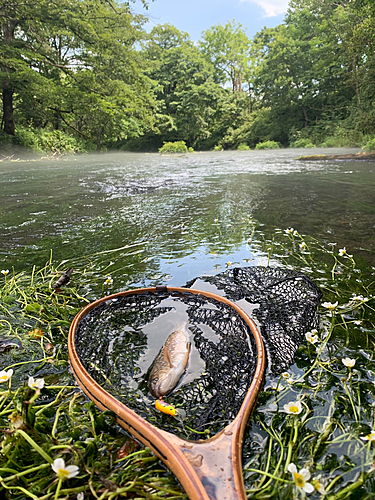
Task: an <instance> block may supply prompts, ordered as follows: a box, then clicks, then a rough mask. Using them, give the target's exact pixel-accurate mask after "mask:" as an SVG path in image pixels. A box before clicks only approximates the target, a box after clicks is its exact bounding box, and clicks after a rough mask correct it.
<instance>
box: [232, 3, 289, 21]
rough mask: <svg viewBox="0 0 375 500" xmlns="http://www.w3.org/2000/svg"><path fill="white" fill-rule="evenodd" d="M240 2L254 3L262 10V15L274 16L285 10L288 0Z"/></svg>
mask: <svg viewBox="0 0 375 500" xmlns="http://www.w3.org/2000/svg"><path fill="white" fill-rule="evenodd" d="M240 1H241V2H249V3H256V4H257V5H259V6H260V7H262V9H263V10H264V12H265V14H264V17H274V16H277V15H279V14H282V13H283V12H286V11H287V8H288V0H240Z"/></svg>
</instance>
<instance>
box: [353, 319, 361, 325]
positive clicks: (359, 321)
mask: <svg viewBox="0 0 375 500" xmlns="http://www.w3.org/2000/svg"><path fill="white" fill-rule="evenodd" d="M353 323H354V324H355V325H360V324H362V321H361V320H360V319H356V320H355V321H353Z"/></svg>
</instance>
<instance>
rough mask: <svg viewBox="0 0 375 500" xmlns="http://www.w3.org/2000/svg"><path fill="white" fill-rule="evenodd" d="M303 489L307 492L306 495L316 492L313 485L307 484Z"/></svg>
mask: <svg viewBox="0 0 375 500" xmlns="http://www.w3.org/2000/svg"><path fill="white" fill-rule="evenodd" d="M302 489H303V490H305V491H306V493H312V492H313V491H314V486H313V485H312V484H311V483H306V484H305V486H304V487H303V488H302Z"/></svg>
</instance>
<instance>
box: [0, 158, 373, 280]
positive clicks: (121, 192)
mask: <svg viewBox="0 0 375 500" xmlns="http://www.w3.org/2000/svg"><path fill="white" fill-rule="evenodd" d="M355 151H357V150H348V149H345V150H343V149H340V150H335V149H330V150H328V151H327V150H326V149H325V150H318V149H314V150H293V149H285V150H273V151H226V152H207V153H193V154H183V155H165V156H163V155H159V154H132V153H108V154H101V155H90V156H75V157H71V158H64V159H61V160H47V159H45V160H33V161H17V162H6V161H5V162H1V163H0V181H1V191H0V235H1V237H0V256H1V257H0V259H1V266H2V268H5V269H6V268H10V267H11V266H14V267H15V269H16V271H20V270H22V269H24V268H28V267H30V266H31V265H34V264H35V265H43V264H44V263H45V262H46V260H48V258H49V256H50V251H51V250H52V252H53V258H54V260H57V261H58V260H65V259H71V258H79V257H81V256H87V255H92V254H95V253H99V252H105V251H108V250H111V249H115V248H119V247H124V246H127V245H133V244H136V245H135V246H133V247H131V248H130V249H127V250H126V251H125V250H124V252H123V253H122V254H121V253H120V254H118V255H117V254H116V258H115V259H114V261H115V262H113V263H112V264H111V266H113V267H112V268H110V272H111V270H112V269H113V270H115V269H120V268H123V269H124V272H123V274H124V275H125V274H129V273H130V274H132V276H133V277H134V276H135V275H136V276H137V279H139V280H140V281H142V280H143V281H144V280H146V281H148V282H150V281H152V280H153V279H158V277H159V278H160V276H164V278H165V279H169V280H170V283H171V284H172V283H173V284H175V285H182V284H184V283H185V282H186V281H187V280H189V279H192V278H194V277H196V276H198V275H200V274H204V273H209V272H217V271H219V270H222V269H223V268H225V266H226V263H227V262H228V261H231V262H238V263H240V264H241V265H243V264H244V259H250V261H252V262H254V260H255V262H256V263H262V262H264V256H262V255H261V254H259V251H257V250H256V248H255V247H252V246H251V245H250V246H249V245H247V244H246V241H247V239H248V236H249V234H250V232H251V227H250V226H249V218H252V219H254V220H255V221H258V222H260V223H261V224H263V225H264V226H263V228H264V231H265V232H267V233H269V234H271V233H272V231H273V229H274V228H276V227H279V228H282V229H286V228H288V227H293V228H295V229H297V230H298V231H299V233H301V234H307V235H309V236H313V237H316V238H317V239H318V240H319V241H321V242H322V243H323V242H334V243H337V248H342V247H344V246H345V247H346V249H347V251H348V252H351V253H356V254H357V255H358V254H360V255H361V256H363V257H364V258H365V259H367V260H368V262H369V263H372V265H374V264H375V257H374V251H375V238H374V236H375V223H374V220H375V218H374V215H375V181H374V169H375V166H374V163H372V162H367V161H337V160H336V161H314V162H302V161H295V158H297V157H298V156H300V155H301V154H314V153H315V154H322V153H324V154H327V153H329V154H330V153H332V154H334V153H344V152H355ZM216 219H217V221H216ZM130 253H132V255H131V256H129V254H130ZM104 255H105V254H104ZM111 259H112V257H111V254H108V263H109V264H110V263H111V262H112V260H111ZM130 268H133V270H131V269H130ZM125 282H126V280H125Z"/></svg>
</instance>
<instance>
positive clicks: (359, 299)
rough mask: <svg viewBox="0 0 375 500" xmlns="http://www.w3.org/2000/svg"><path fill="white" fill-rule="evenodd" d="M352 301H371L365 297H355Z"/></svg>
mask: <svg viewBox="0 0 375 500" xmlns="http://www.w3.org/2000/svg"><path fill="white" fill-rule="evenodd" d="M351 300H355V301H358V302H367V301H368V300H369V298H368V297H364V296H363V295H353V297H352V298H351Z"/></svg>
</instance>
